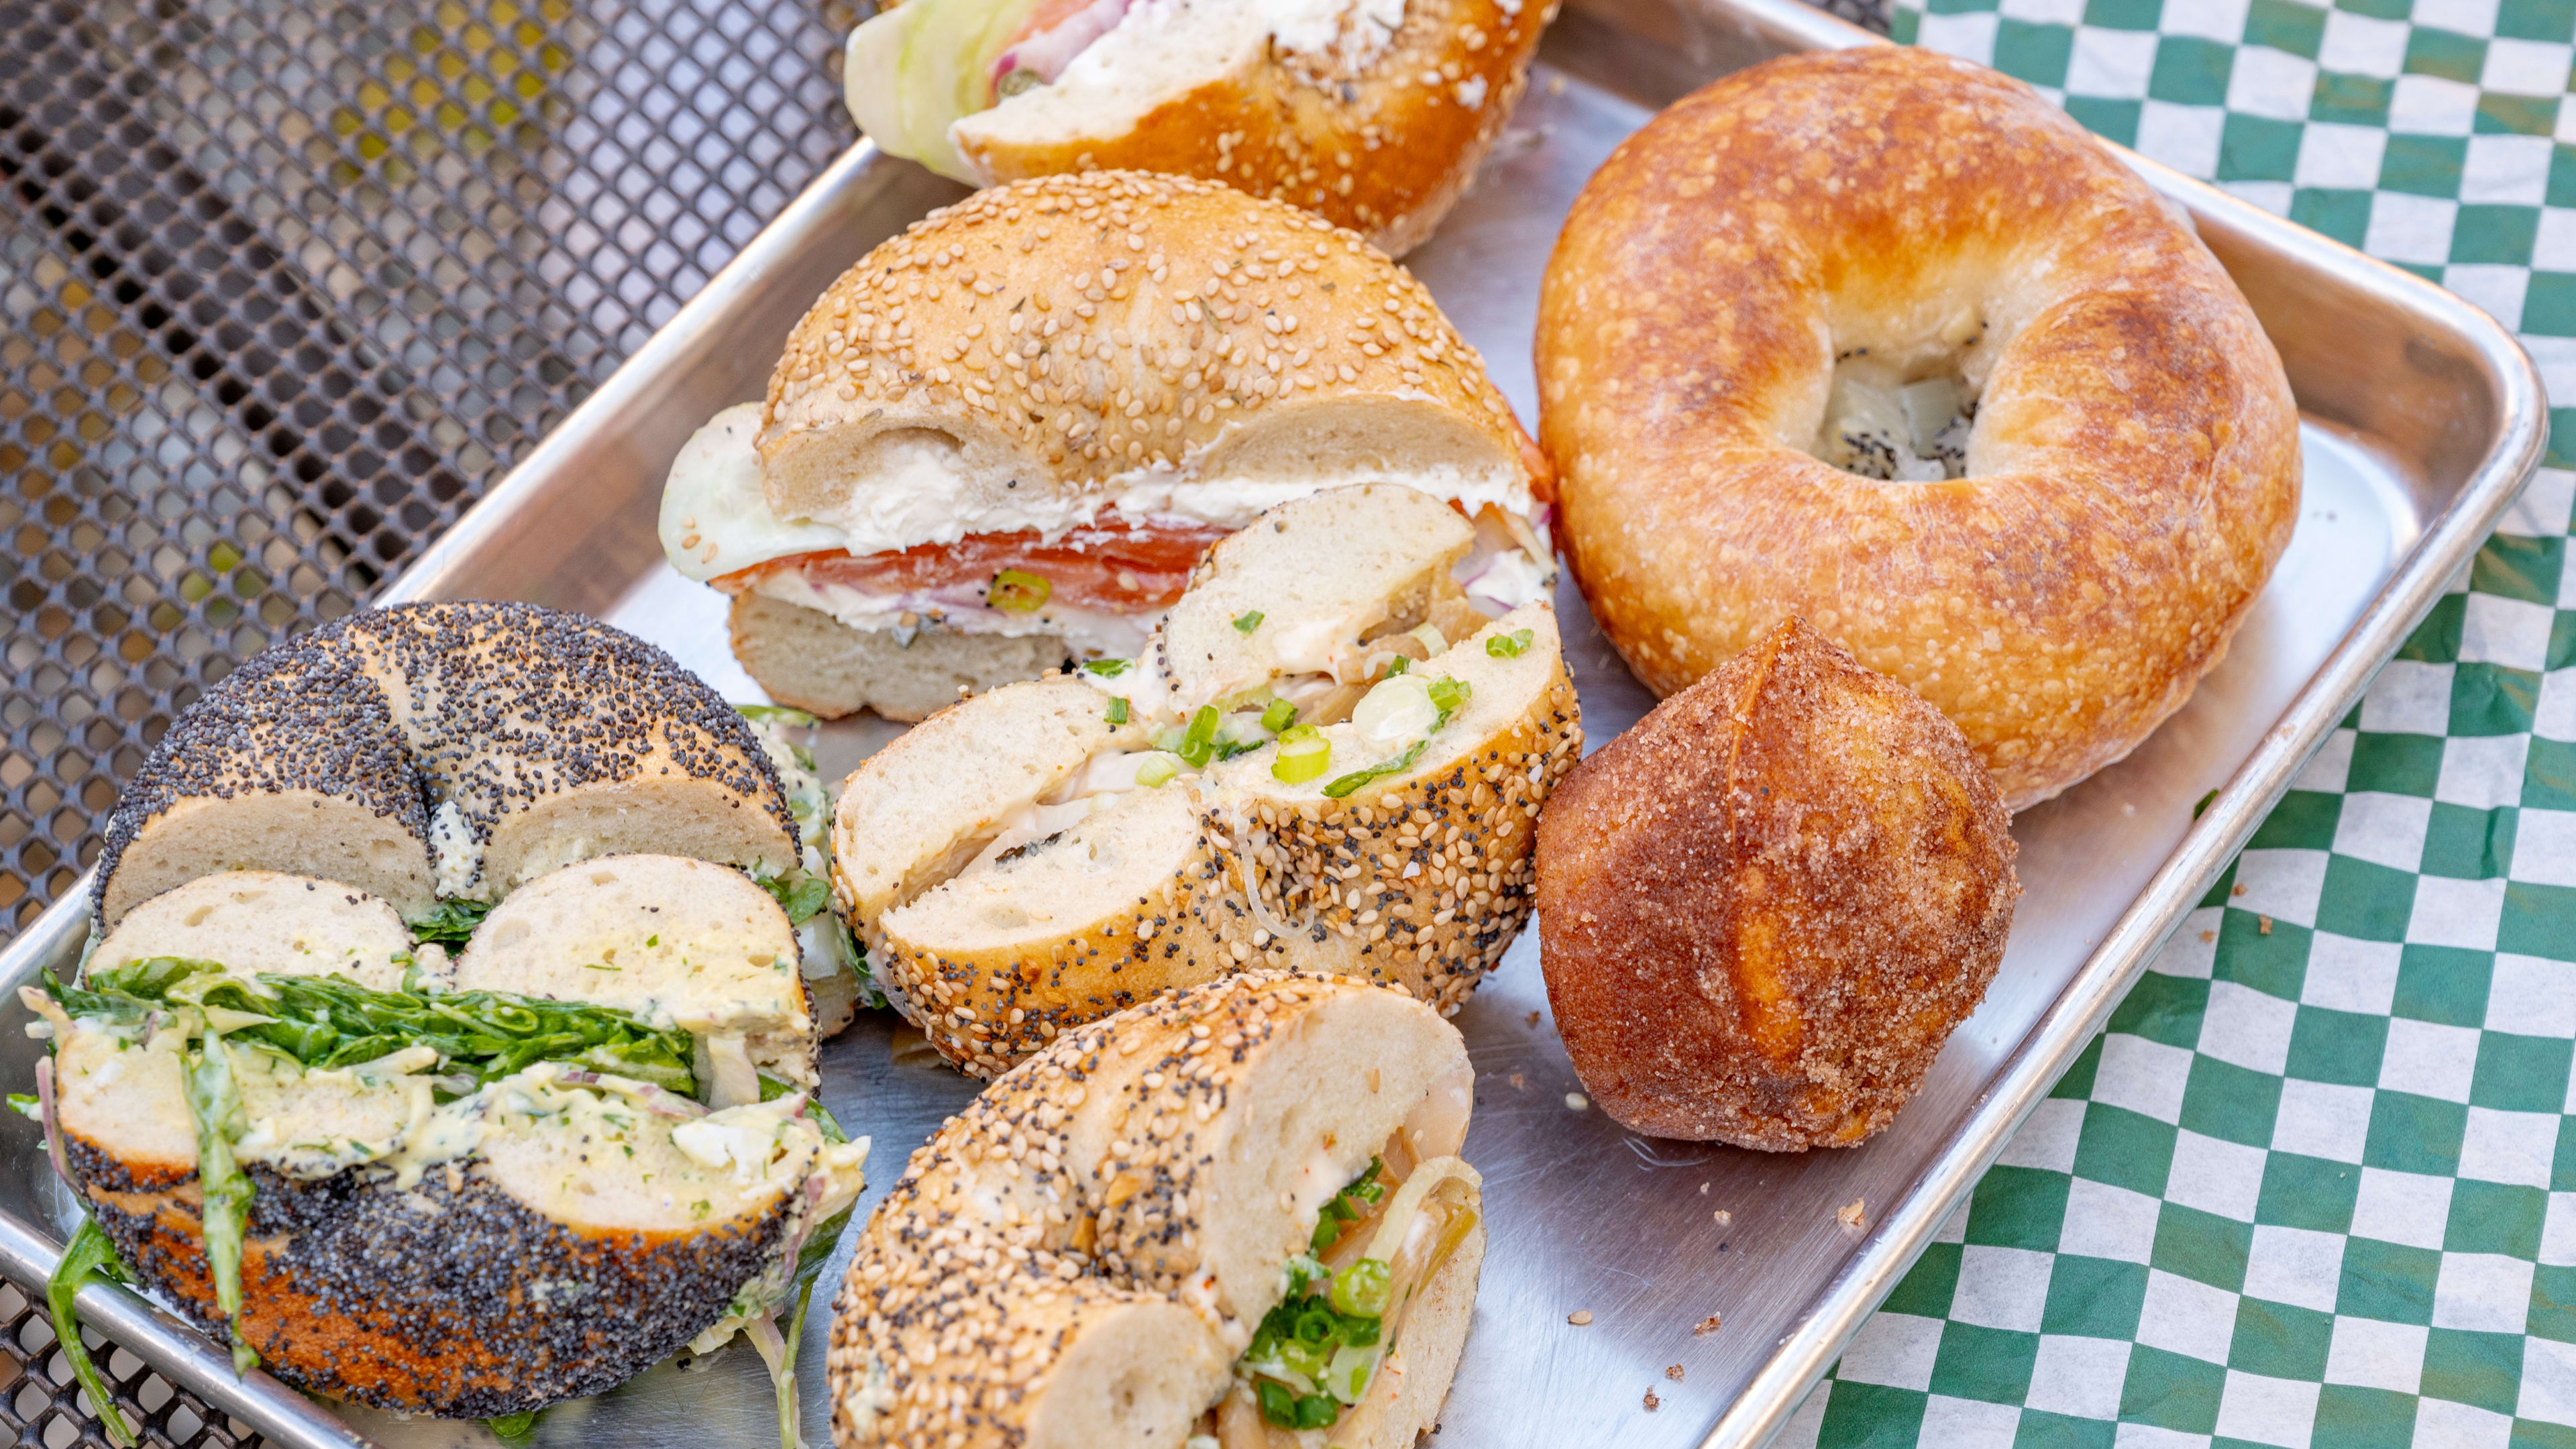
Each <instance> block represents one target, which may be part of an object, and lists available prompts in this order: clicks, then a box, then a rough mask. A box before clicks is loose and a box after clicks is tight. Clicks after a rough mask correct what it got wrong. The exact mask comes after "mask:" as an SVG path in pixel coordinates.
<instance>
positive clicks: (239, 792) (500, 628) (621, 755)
mask: <svg viewBox="0 0 2576 1449" xmlns="http://www.w3.org/2000/svg"><path fill="white" fill-rule="evenodd" d="M441 807H453V808H452V810H451V811H450V812H449V813H450V814H451V815H452V817H453V819H454V821H455V825H454V827H452V828H451V829H450V832H449V833H450V836H451V838H450V839H449V840H448V841H447V842H445V843H446V845H447V846H448V847H449V849H450V850H451V851H454V850H458V849H463V850H465V851H468V852H470V855H471V859H470V862H469V868H468V869H466V870H464V871H462V872H454V871H451V878H450V879H448V880H446V881H444V882H442V881H441V880H440V879H439V861H440V855H439V849H438V846H437V845H436V844H435V843H434V842H436V841H437V840H438V836H439V825H438V821H437V819H436V815H437V812H438V811H439V810H440V809H441ZM619 851H647V852H655V853H664V854H672V855H687V856H695V857H698V858H701V859H706V860H714V861H719V862H722V863H725V864H729V865H739V866H744V867H766V868H770V869H784V868H786V867H788V866H791V865H793V864H795V862H796V859H797V846H796V828H795V820H794V817H793V816H792V815H790V814H789V812H788V808H787V798H786V794H785V792H784V791H783V790H782V789H781V788H780V786H779V782H778V777H777V773H776V771H775V770H773V769H772V768H771V767H770V764H769V761H768V757H767V756H766V755H765V754H763V753H762V751H761V748H760V744H759V741H758V740H757V738H755V737H754V736H753V735H752V733H751V730H750V727H749V726H748V725H746V724H745V723H744V722H743V720H742V718H741V717H740V716H739V715H737V714H735V713H734V711H733V709H732V707H731V706H729V705H727V704H726V703H725V702H724V700H723V699H721V698H719V697H718V696H717V695H716V693H715V691H713V690H711V689H709V688H708V687H707V686H706V684H705V683H704V682H703V681H701V680H699V679H698V678H697V676H695V675H693V674H691V673H689V672H688V671H687V670H685V669H682V668H681V667H680V666H679V665H678V664H677V663H676V662H674V661H673V660H672V659H671V657H670V656H669V655H667V654H665V653H663V652H662V651H661V650H659V649H656V648H654V647H653V646H651V645H649V644H646V643H644V642H643V641H642V640H640V639H637V638H635V637H634V636H632V635H629V634H626V633H624V632H623V631H621V630H617V629H613V628H610V627H609V626H608V625H605V624H602V623H599V622H598V621H596V620H593V619H586V618H583V617H581V616H579V615H576V614H566V613H562V612H559V611H556V610H552V609H542V608H538V607H536V606H534V605H529V604H511V603H462V604H404V605H397V606H395V607H393V608H390V609H382V610H371V611H366V612H362V613H357V614H352V615H350V616H348V617H347V618H345V619H342V620H339V621H337V622H336V623H332V624H328V625H325V626H324V627H322V628H321V629H318V630H316V631H315V632H313V633H312V634H309V635H306V636H304V637H302V638H300V639H295V640H291V641H288V642H287V643H284V644H280V645H277V646H274V647H272V648H270V649H268V650H266V651H264V652H263V653H261V654H259V655H256V656H254V657H253V658H252V659H251V660H249V661H248V662H247V663H245V664H244V665H243V666H242V667H241V668H240V669H238V670H236V671H234V672H233V673H232V674H231V675H230V676H228V677H227V678H226V679H225V680H224V681H223V682H222V683H221V684H218V685H217V686H215V688H214V689H212V690H209V691H208V692H207V694H206V696H205V697H204V698H203V699H201V700H199V701H198V702H197V703H196V704H194V705H192V706H190V707H189V708H188V709H187V710H185V711H183V712H182V713H181V714H180V716H179V718H178V719H177V720H176V721H175V722H174V723H173V724H172V725H171V728H170V732H169V733H168V734H167V735H165V736H163V737H162V740H161V743H160V744H159V745H157V746H156V747H154V750H153V752H152V755H151V757H150V758H149V759H147V760H146V761H145V762H144V765H143V768H142V770H141V771H139V772H138V773H137V774H136V776H135V779H134V782H133V783H132V784H131V785H129V786H128V787H127V789H126V792H125V795H124V797H123V799H121V800H120V801H119V802H118V804H117V808H116V813H115V814H114V815H113V816H112V817H111V818H110V819H109V821H108V829H107V848H106V851H105V853H104V855H103V856H102V857H101V859H100V861H99V872H98V889H97V892H96V895H95V898H94V899H95V905H96V911H97V915H98V923H99V926H100V927H101V929H105V928H107V927H112V926H114V925H115V924H116V923H117V922H118V921H119V920H120V919H122V918H123V916H124V915H125V913H126V912H127V911H129V910H131V909H133V908H134V907H135V906H136V905H138V904H140V903H141V902H143V901H145V900H149V899H151V898H152V897H154V896H157V895H159V894H161V893H162V892H164V891H166V890H169V889H170V888H172V887H173V886H177V885H179V884H182V883H184V882H186V881H188V880H192V879H195V878H198V877H200V876H206V875H212V874H216V873H218V872H222V871H230V870H252V869H266V870H279V871H287V872H292V873H295V874H300V875H309V876H315V877H318V878H321V879H324V880H336V881H345V882H347V883H349V884H350V885H353V886H356V887H358V888H360V889H362V890H365V891H367V892H369V893H370V894H373V895H376V896H379V897H381V898H383V899H384V900H386V901H388V902H390V903H391V904H392V905H393V906H394V908H395V909H396V910H397V911H399V912H401V913H402V914H403V915H404V916H405V917H406V918H409V919H417V918H419V917H420V916H421V915H423V914H424V913H426V912H428V911H429V910H430V909H431V908H432V907H433V906H434V904H435V898H436V897H437V896H440V895H462V896H466V897H470V898H475V899H481V900H492V899H497V898H498V897H499V896H500V895H501V894H502V893H504V892H506V891H507V890H509V889H510V887H512V886H514V885H517V884H518V883H519V882H521V881H523V880H527V879H529V878H531V877H534V876H536V875H540V874H543V873H544V872H546V871H548V870H552V869H554V868H556V867H559V866H562V865H566V864H569V863H571V862H572V861H575V860H581V859H586V858H588V857H590V856H594V855H607V854H612V853H616V852H619ZM460 876H461V878H458V877H460Z"/></svg>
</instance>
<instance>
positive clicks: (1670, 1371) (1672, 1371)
mask: <svg viewBox="0 0 2576 1449" xmlns="http://www.w3.org/2000/svg"><path fill="white" fill-rule="evenodd" d="M1664 1377H1665V1378H1668V1379H1671V1380H1672V1381H1673V1382H1674V1383H1680V1382H1681V1381H1682V1366H1681V1365H1680V1364H1672V1365H1669V1366H1667V1367H1666V1368H1665V1369H1664Z"/></svg>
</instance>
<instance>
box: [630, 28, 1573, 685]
mask: <svg viewBox="0 0 2576 1449" xmlns="http://www.w3.org/2000/svg"><path fill="white" fill-rule="evenodd" d="M916 3H921V0H916ZM1372 482H1397V483H1403V484H1405V485H1407V486H1409V487H1412V488H1415V489H1418V490H1420V491H1422V492H1424V493H1427V494H1430V495H1431V496H1433V497H1434V498H1437V499H1439V500H1441V501H1442V502H1445V503H1446V504H1448V505H1449V506H1450V507H1451V508H1452V509H1454V510H1455V511H1456V512H1457V513H1458V515H1459V516H1460V517H1461V519H1462V520H1464V521H1465V522H1466V523H1467V524H1469V525H1470V532H1469V540H1470V541H1469V543H1468V545H1467V546H1466V547H1464V548H1462V549H1461V550H1460V551H1459V557H1458V558H1457V560H1456V562H1455V565H1454V566H1455V568H1456V569H1457V570H1458V572H1459V574H1460V578H1461V588H1462V589H1463V590H1464V591H1465V592H1467V593H1469V594H1471V595H1474V596H1478V597H1481V598H1483V599H1485V600H1487V602H1488V603H1489V605H1491V606H1492V607H1493V608H1494V609H1496V610H1499V609H1501V608H1509V607H1512V606H1515V605H1518V604H1522V603H1527V602H1530V601H1532V600H1535V599H1540V598H1544V597H1546V596H1547V588H1548V584H1549V581H1550V579H1551V577H1552V571H1553V564H1552V562H1551V559H1552V555H1551V553H1550V551H1549V549H1548V547H1547V545H1546V544H1545V543H1544V542H1543V541H1542V540H1543V539H1544V538H1545V537H1546V524H1547V503H1548V499H1549V497H1550V492H1549V488H1550V485H1549V477H1548V473H1547V469H1546V465H1545V463H1544V462H1543V461H1542V459H1541V458H1540V455H1539V454H1538V452H1537V449H1536V448H1535V446H1534V445H1533V444H1532V443H1531V442H1530V440H1529V438H1528V437H1527V435H1525V434H1524V433H1523V432H1522V431H1521V429H1520V425H1519V424H1518V423H1517V422H1516V421H1515V420H1514V419H1513V417H1512V413H1511V408H1510V406H1509V405H1508V404H1507V403H1506V402H1505V401H1504V400H1503V397H1502V395H1501V393H1500V392H1498V391H1497V390H1496V389H1495V388H1494V386H1493V384H1492V383H1491V382H1490V381H1489V380H1488V379H1487V378H1486V376H1485V373H1484V368H1483V364H1482V363H1481V361H1480V360H1479V359H1478V358H1477V356H1476V353H1475V351H1474V350H1473V349H1472V348H1470V347H1468V346H1467V345H1466V343H1465V342H1463V341H1462V340H1460V339H1459V337H1458V335H1457V333H1456V332H1455V331H1453V330H1452V329H1451V328H1450V326H1449V324H1448V323H1447V321H1445V320H1444V319H1443V318H1442V317H1441V315H1440V311H1439V309H1438V307H1437V306H1435V305H1434V304H1433V302H1432V300H1431V297H1430V294H1429V293H1427V292H1426V291H1424V290H1423V289H1422V287H1421V286H1420V284H1418V283H1416V282H1415V281H1414V280H1413V279H1412V278H1411V277H1410V276H1408V275H1407V274H1406V273H1405V272H1403V271H1402V270H1401V269H1399V268H1397V267H1396V266H1394V265H1393V264H1391V263H1390V262H1388V261H1387V259H1386V258H1385V257H1384V256H1383V255H1381V254H1380V253H1378V252H1377V251H1375V250H1374V249H1372V248H1370V247H1369V246H1368V245H1367V244H1366V243H1364V242H1363V241H1362V240H1361V239H1360V238H1359V237H1358V236H1356V235H1354V234H1352V233H1350V232H1347V231H1343V230H1339V229H1337V228H1334V227H1332V226H1330V225H1328V224H1326V223H1324V222H1322V221H1319V220H1317V219H1316V218H1314V217H1312V216H1310V215H1307V214H1305V213H1302V212H1299V211H1297V210H1296V209H1294V208H1292V207H1289V206H1285V205H1281V204H1278V203H1275V202H1266V201H1256V200H1253V199H1250V198H1248V197H1245V196H1243V195H1242V194H1240V193H1238V192H1235V191H1232V190H1229V189H1228V188H1226V187H1224V186H1220V185H1214V184H1210V183H1204V182H1198V181H1192V180H1189V179H1186V178H1181V177H1172V176H1150V175H1144V174H1140V173H1134V172H1099V173H1093V174H1088V175H1081V176H1053V177H1047V178H1044V179H1042V180H1036V181H1028V182H1022V183H1018V184H1015V185H1010V186H1003V187H997V188H995V189H993V190H990V191H986V192H982V193H979V194H977V195H976V196H973V197H970V198H968V199H967V200H966V201H964V202H962V203H960V204H959V205H957V206H955V207H951V208H948V209H946V210H943V211H939V212H934V213H932V215H931V216H930V217H928V218H927V219H925V220H923V221H922V222H920V223H919V224H917V225H916V226H914V227H913V228H911V229H910V230H909V231H907V232H905V233H904V234H903V235H902V236H900V237H897V238H895V239H893V240H891V241H889V242H887V243H885V244H884V245H882V246H880V247H878V248H877V249H876V250H875V251H873V252H871V253H869V255H868V256H867V257H865V258H864V259H862V260H861V261H860V263H859V264H858V265H857V266H855V267H853V268H851V269H850V270H849V271H848V272H847V273H845V274H844V275H843V276H842V277H841V279H840V280H839V281H837V282H835V283H834V284H833V285H832V287H831V288H830V290H828V291H826V292H825V293H824V294H823V296H822V297H821V299H820V300H818V301H817V302H816V303H815V305H814V307H813V309H812V310H811V311H809V312H808V313H807V314H806V315H805V317H804V319H803V320H802V321H801V322H799V323H798V324H797V327H796V330H795V332H794V333H793V334H792V336H791V337H790V338H789V341H788V345H787V350H786V354H785V355H784V356H783V357H782V358H781V359H780V361H779V364H778V367H777V370H776V371H775V372H774V373H773V374H772V376H771V378H770V384H769V394H768V398H767V400H766V402H764V403H761V404H759V405H749V404H746V405H744V406H741V407H736V408H730V409H727V410H726V411H725V412H723V413H721V414H718V415H717V417H716V418H715V419H714V420H713V421H712V422H710V423H709V424H708V425H707V426H706V427H705V428H704V429H702V430H701V431H700V432H699V433H698V434H697V436H696V437H694V438H692V439H691V440H690V442H689V444H688V446H687V447H686V448H684V449H683V450H682V452H681V455H680V457H679V458H678V459H677V460H676V461H675V462H674V463H673V465H672V470H671V475H670V480H669V483H668V485H667V487H666V489H665V492H664V494H663V499H662V513H661V535H662V543H663V548H664V551H665V552H666V554H667V555H668V556H669V558H670V560H671V563H672V565H673V567H675V568H676V569H678V570H679V571H680V572H681V573H682V574H683V575H685V576H687V577H689V578H693V579H697V580H700V581H703V582H707V583H710V584H712V585H713V586H714V587H716V588H717V589H719V590H721V591H723V592H725V593H727V594H729V595H731V596H732V598H733V606H732V615H731V626H732V632H733V644H734V652H735V653H736V654H737V655H738V656H739V657H740V658H741V660H742V662H743V664H744V666H745V667H746V668H747V669H749V670H750V672H751V674H752V677H753V678H755V679H757V680H759V681H760V683H761V684H762V686H763V687H764V688H766V689H767V690H768V691H769V693H770V694H771V696H772V697H774V698H776V699H778V700H780V701H781V702H783V703H787V704H792V705H795V706H797V707H799V708H803V709H807V710H810V711H812V712H814V713H816V714H819V715H825V716H837V715H843V714H847V713H850V712H851V711H854V710H857V709H861V708H873V709H875V710H876V711H877V712H878V713H880V714H882V715H885V716H887V717H889V718H895V719H920V718H922V717H923V716H925V715H927V714H929V713H930V712H931V711H933V710H935V709H937V708H939V707H941V706H942V705H945V704H947V703H949V702H951V701H953V700H954V699H956V697H957V694H958V691H959V689H960V688H961V687H964V688H968V689H970V690H983V689H988V688H991V687H992V686H994V685H997V684H1001V683H1005V682H1009V681H1012V680H1018V679H1029V678H1034V677H1036V676H1037V675H1039V674H1041V673H1043V672H1045V671H1046V670H1047V669H1049V668H1053V667H1058V666H1062V665H1066V664H1069V663H1074V662H1079V661H1083V660H1090V659H1101V658H1133V657H1135V656H1136V655H1137V654H1139V653H1140V652H1141V650H1142V649H1143V647H1144V644H1145V641H1146V639H1147V637H1148V636H1149V635H1150V634H1151V632H1152V630H1153V628H1154V625H1155V623H1156V622H1157V621H1158V620H1159V619H1160V617H1161V615H1162V613H1163V612H1164V611H1165V610H1166V609H1168V608H1169V607H1171V605H1172V603H1173V601H1174V600H1175V599H1176V598H1177V597H1178V596H1179V595H1180V593H1181V590H1182V588H1183V587H1184V585H1185V584H1186V583H1187V581H1188V579H1189V576H1190V571H1191V569H1192V567H1193V566H1194V565H1195V564H1196V562H1197V560H1198V558H1199V555H1200V554H1201V553H1202V552H1203V551H1204V550H1205V549H1206V548H1207V546H1208V545H1209V544H1211V543H1213V542H1215V541H1216V540H1217V539H1219V538H1222V537H1224V536H1225V535H1226V534H1228V533H1230V532H1232V531H1233V530H1235V529H1238V528H1241V527H1243V526H1244V525H1245V524H1247V523H1249V522H1250V521H1251V520H1252V519H1253V518H1254V517H1255V516H1256V515H1258V514H1259V513H1260V512H1261V511H1262V510H1263V509H1265V508H1268V507H1270V506H1271V505H1273V504H1277V503H1280V502H1284V501H1286V500H1289V499H1293V498H1299V497H1303V496H1305V495H1307V494H1310V493H1314V492H1317V491H1319V490H1322V489H1326V488H1331V487H1338V486H1345V485H1352V484H1361V483H1372Z"/></svg>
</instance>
